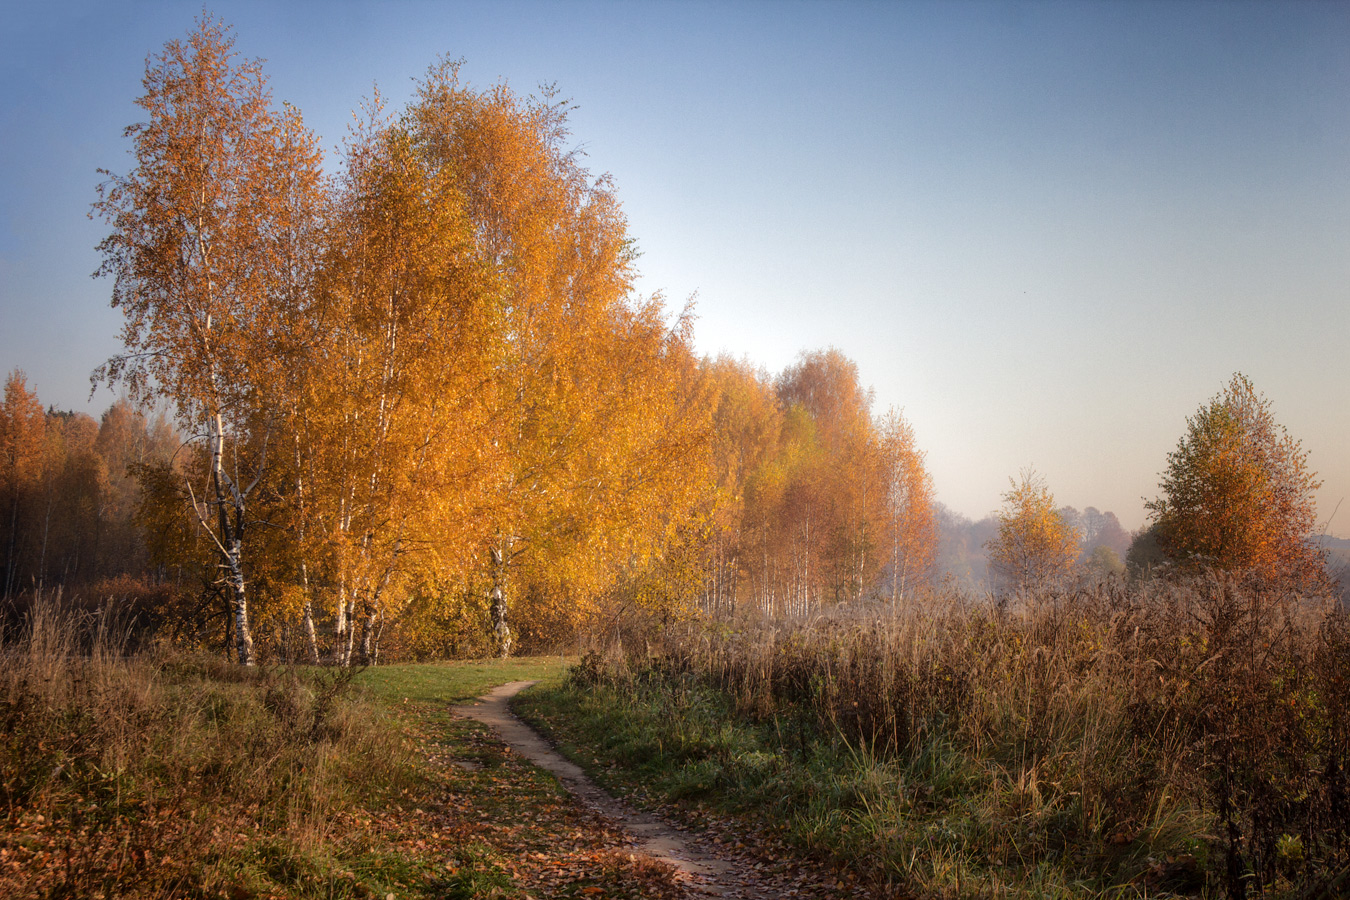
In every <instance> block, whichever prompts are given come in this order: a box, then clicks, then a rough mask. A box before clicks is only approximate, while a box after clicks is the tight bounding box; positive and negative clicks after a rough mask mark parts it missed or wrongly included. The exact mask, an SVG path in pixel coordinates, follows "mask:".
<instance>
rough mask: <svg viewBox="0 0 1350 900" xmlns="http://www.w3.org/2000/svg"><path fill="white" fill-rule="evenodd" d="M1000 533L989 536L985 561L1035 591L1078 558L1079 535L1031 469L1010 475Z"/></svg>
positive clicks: (1011, 582)
mask: <svg viewBox="0 0 1350 900" xmlns="http://www.w3.org/2000/svg"><path fill="white" fill-rule="evenodd" d="M1009 483H1010V484H1011V485H1012V489H1011V490H1010V491H1008V492H1007V493H1006V494H1004V495H1003V509H1002V510H1001V511H1000V512H999V513H998V534H997V535H996V536H995V537H994V539H993V540H992V541H990V542H989V544H988V548H989V565H990V568H991V569H992V571H993V573H994V574H995V575H996V576H997V577H998V578H999V579H1000V580H1001V581H1002V582H1003V583H1005V584H1007V585H1010V586H1012V587H1013V588H1014V589H1015V590H1018V591H1036V590H1041V589H1043V588H1046V587H1050V586H1052V585H1054V584H1055V583H1056V582H1059V581H1061V580H1063V579H1064V578H1066V577H1068V576H1069V575H1070V574H1071V573H1072V572H1073V568H1074V562H1075V560H1077V558H1078V536H1077V535H1076V534H1075V533H1074V530H1073V529H1072V528H1071V527H1070V526H1069V524H1068V522H1066V521H1065V520H1064V518H1063V517H1062V516H1061V515H1060V514H1059V508H1058V507H1057V506H1056V505H1055V496H1054V494H1052V493H1050V488H1049V487H1047V486H1046V484H1045V479H1044V478H1042V477H1041V476H1040V475H1038V474H1036V472H1035V471H1034V470H1031V469H1027V470H1025V471H1023V472H1022V478H1021V481H1020V482H1018V481H1013V480H1012V479H1009Z"/></svg>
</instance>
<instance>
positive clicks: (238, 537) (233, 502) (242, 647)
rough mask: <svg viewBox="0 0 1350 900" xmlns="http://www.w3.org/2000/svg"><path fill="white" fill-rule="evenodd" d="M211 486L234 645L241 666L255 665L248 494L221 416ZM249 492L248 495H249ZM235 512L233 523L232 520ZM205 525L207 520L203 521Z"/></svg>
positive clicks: (214, 428)
mask: <svg viewBox="0 0 1350 900" xmlns="http://www.w3.org/2000/svg"><path fill="white" fill-rule="evenodd" d="M210 428H211V485H212V489H213V491H214V493H215V504H216V519H217V523H218V526H219V529H220V533H219V535H218V536H217V537H216V548H217V550H218V551H219V552H220V554H221V555H222V556H223V557H224V560H223V562H224V568H225V581H226V585H227V587H228V589H229V592H230V594H229V596H230V608H231V613H232V615H233V617H234V646H235V653H236V655H237V656H238V659H239V664H240V665H241V666H251V665H253V664H254V662H255V660H254V658H253V635H252V633H251V632H250V630H249V625H248V597H247V594H246V593H245V581H244V522H245V518H244V494H243V493H240V491H239V487H238V485H236V484H235V483H234V481H233V479H231V478H230V476H229V473H227V472H226V471H225V424H224V422H223V421H222V419H221V416H220V414H219V413H217V414H215V415H214V416H212V417H211V421H210ZM245 493H246V492H245ZM231 513H233V514H234V515H233V521H231V515H230V514H231ZM203 524H205V519H203Z"/></svg>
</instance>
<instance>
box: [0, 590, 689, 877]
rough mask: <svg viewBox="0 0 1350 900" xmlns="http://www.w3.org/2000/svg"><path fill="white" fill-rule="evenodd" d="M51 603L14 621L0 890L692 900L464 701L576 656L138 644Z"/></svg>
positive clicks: (6, 678) (558, 672) (4, 659)
mask: <svg viewBox="0 0 1350 900" xmlns="http://www.w3.org/2000/svg"><path fill="white" fill-rule="evenodd" d="M123 646H124V644H123V642H122V639H121V635H120V634H119V631H118V629H117V628H116V627H115V623H113V622H111V621H109V620H108V619H106V618H102V617H98V616H92V617H91V616H85V615H83V614H80V613H78V612H76V611H73V610H71V609H62V608H57V607H55V606H53V605H51V604H49V603H45V602H42V603H38V604H36V605H35V606H34V608H33V609H32V611H31V612H30V616H29V618H28V620H27V622H26V624H25V627H24V629H23V630H22V631H21V632H16V633H10V634H8V635H0V896H3V897H6V898H9V897H14V898H82V900H83V898H123V897H125V898H167V897H175V898H177V897H184V898H201V900H206V898H212V900H216V898H221V900H249V898H260V900H261V898H277V900H366V898H386V897H389V896H391V895H392V896H393V897H395V898H398V900H415V898H425V900H432V898H436V900H443V898H485V900H486V898H498V900H526V898H530V897H545V896H548V897H591V896H604V897H614V898H636V897H651V898H667V897H669V898H673V897H676V896H680V891H679V888H678V886H676V885H675V884H674V883H673V882H672V881H671V879H670V876H669V873H668V872H666V871H665V870H661V869H652V868H650V867H649V866H647V865H646V864H644V863H642V862H641V861H640V860H636V859H634V858H632V857H631V856H629V855H628V854H627V853H626V852H624V845H623V842H622V838H621V836H620V835H618V834H617V833H615V832H614V831H612V830H611V829H610V828H609V827H608V826H606V824H605V823H603V822H602V821H599V820H597V819H596V818H595V817H594V816H593V815H592V814H590V813H587V812H586V811H585V810H582V809H580V808H578V807H577V806H576V805H575V804H573V803H572V802H571V801H570V799H569V798H567V797H566V796H565V794H564V792H563V791H562V790H561V788H560V787H559V785H558V783H557V781H556V780H555V779H554V778H553V777H552V776H551V775H548V774H547V773H545V772H542V771H541V770H538V769H536V768H535V767H533V766H531V765H529V764H528V763H526V762H525V761H524V760H522V759H521V758H519V757H518V756H517V755H516V754H514V753H511V752H510V751H508V750H507V749H506V748H505V747H504V746H503V745H501V744H500V743H499V742H498V741H497V740H495V739H494V738H493V737H492V736H491V735H490V733H489V732H488V731H487V729H486V728H485V727H484V726H482V725H480V724H478V723H476V722H470V721H462V720H456V719H453V718H452V717H451V715H450V711H449V706H450V704H451V703H453V702H458V701H461V700H467V699H471V698H473V697H475V696H478V695H480V694H482V693H484V692H486V691H487V690H488V689H489V688H491V687H492V686H494V685H496V684H500V683H502V682H505V681H514V680H542V681H545V682H548V681H552V682H554V683H557V682H559V681H560V680H561V678H562V672H563V666H564V663H565V661H563V660H560V659H558V658H557V657H551V658H540V659H521V660H506V661H501V660H492V661H483V662H465V663H448V664H429V665H420V666H387V667H380V668H378V669H367V670H364V671H358V670H351V671H348V672H342V671H335V670H331V669H288V668H260V669H255V670H245V669H241V668H239V667H237V666H233V665H230V664H228V663H225V662H223V661H221V660H219V659H213V658H210V657H203V656H199V655H184V654H178V653H174V652H152V653H147V654H141V655H135V656H126V655H124V654H123V653H122V652H121V651H122V647H123Z"/></svg>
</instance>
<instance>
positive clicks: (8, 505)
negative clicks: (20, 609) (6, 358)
mask: <svg viewBox="0 0 1350 900" xmlns="http://www.w3.org/2000/svg"><path fill="white" fill-rule="evenodd" d="M46 425H47V417H46V414H45V413H44V412H43V411H42V404H41V403H40V402H39V401H38V397H37V394H36V393H35V392H32V391H30V390H28V381H27V378H26V377H25V375H24V373H23V372H22V371H20V370H18V369H16V370H14V371H13V372H10V374H9V377H8V378H6V379H5V401H4V403H3V404H2V405H0V491H3V493H0V499H2V500H3V503H4V506H5V509H4V512H5V513H6V518H7V519H8V522H7V523H6V524H7V526H8V527H7V528H6V533H5V582H4V596H5V597H9V596H10V595H11V594H12V593H13V591H14V590H15V589H16V588H18V587H19V586H20V584H21V583H22V582H21V580H20V577H19V570H20V564H21V556H22V554H23V551H24V549H25V548H24V546H23V544H22V543H21V541H20V533H21V532H22V531H23V530H24V528H23V526H24V525H26V524H27V523H26V522H25V521H24V519H23V518H22V517H21V513H26V512H27V510H26V509H25V507H26V506H28V505H30V504H31V503H32V501H33V500H34V498H35V497H36V496H37V494H38V485H39V483H40V481H41V479H42V473H43V455H44V453H43V451H44V448H45V445H46Z"/></svg>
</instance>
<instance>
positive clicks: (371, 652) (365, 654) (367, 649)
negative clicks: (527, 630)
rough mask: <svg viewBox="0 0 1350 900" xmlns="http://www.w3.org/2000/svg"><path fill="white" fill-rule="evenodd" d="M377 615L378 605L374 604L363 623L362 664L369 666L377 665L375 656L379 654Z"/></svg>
mask: <svg viewBox="0 0 1350 900" xmlns="http://www.w3.org/2000/svg"><path fill="white" fill-rule="evenodd" d="M377 615H378V613H377V611H376V605H375V604H373V603H372V604H371V605H370V608H369V609H368V610H367V612H366V614H365V616H364V617H363V618H362V621H361V662H363V663H365V664H366V665H368V666H373V665H375V655H376V653H377V652H378V650H377V649H376V648H377V646H378V645H377V643H376V638H375V619H376V616H377Z"/></svg>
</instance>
